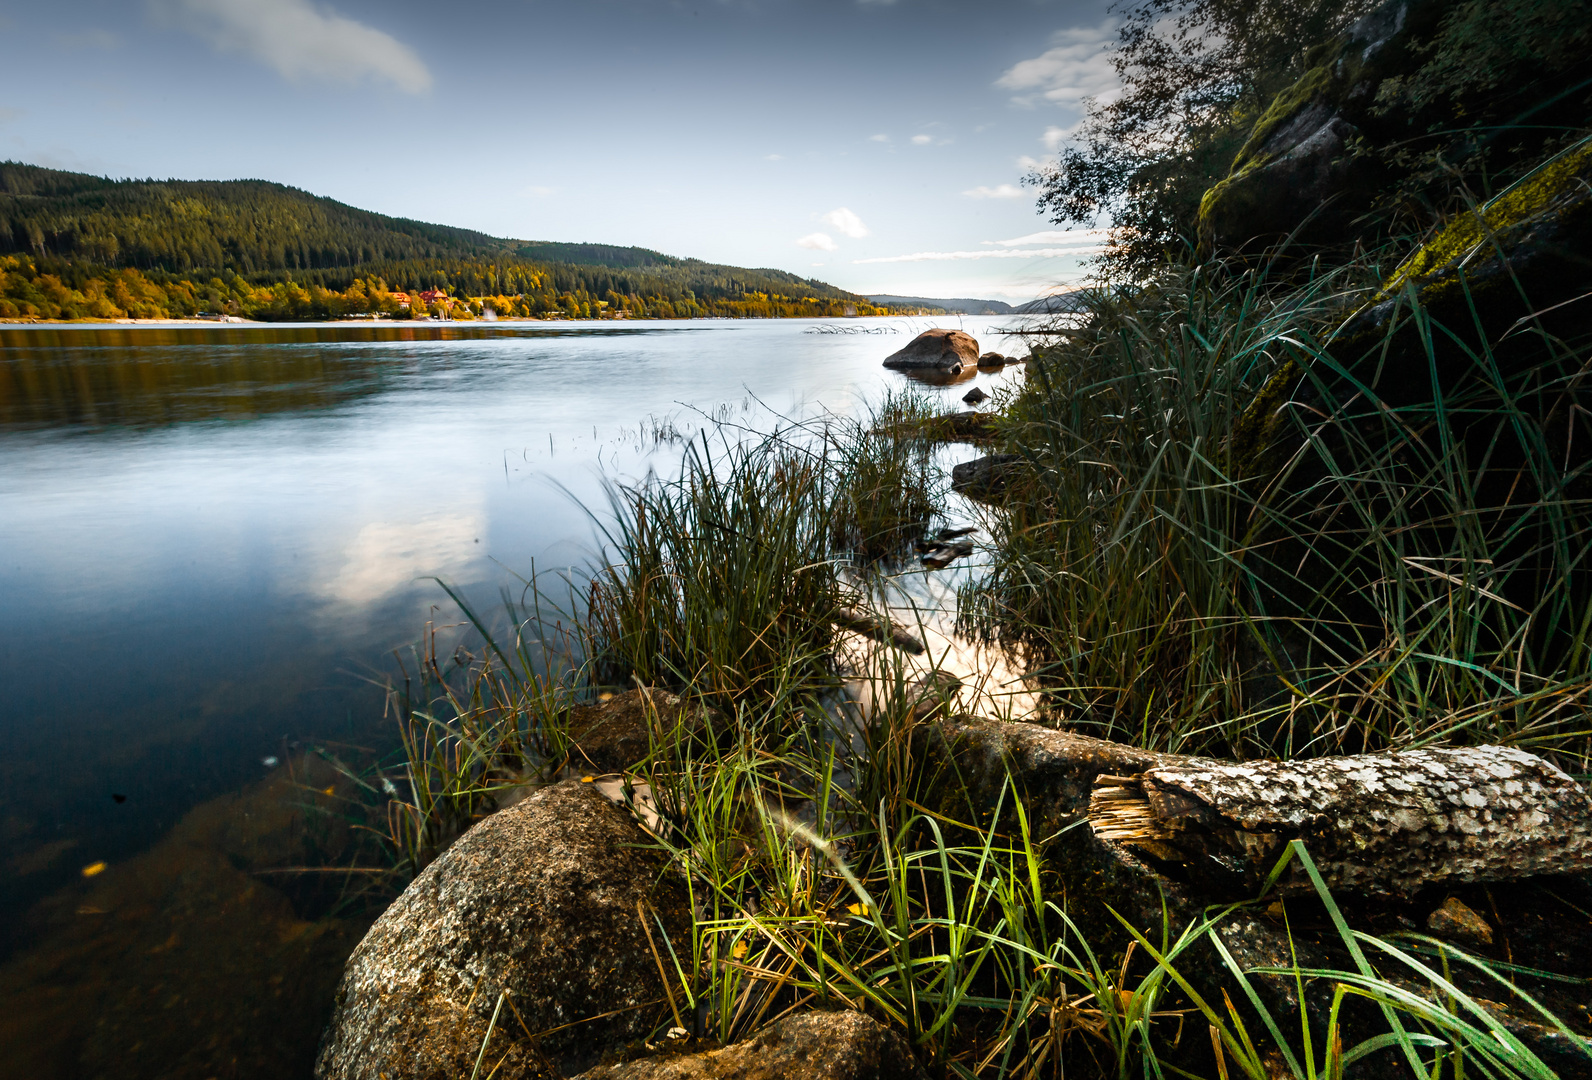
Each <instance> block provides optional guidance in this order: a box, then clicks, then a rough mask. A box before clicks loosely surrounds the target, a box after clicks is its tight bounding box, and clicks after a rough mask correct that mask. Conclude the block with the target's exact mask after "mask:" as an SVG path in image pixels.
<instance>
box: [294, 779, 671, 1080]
mask: <svg viewBox="0 0 1592 1080" xmlns="http://www.w3.org/2000/svg"><path fill="white" fill-rule="evenodd" d="M648 843H649V840H648V838H647V836H646V835H645V834H644V833H643V832H642V831H641V830H640V829H639V828H637V827H636V825H635V824H634V822H632V820H631V819H630V817H629V815H628V814H626V813H625V812H624V811H623V810H621V809H619V808H618V807H616V806H614V805H613V804H612V803H610V802H609V801H608V800H607V799H604V798H603V797H602V796H601V795H600V794H599V793H597V792H596V791H594V790H592V786H591V785H586V784H582V783H580V782H579V781H577V780H569V781H565V782H564V783H561V784H557V785H555V786H553V787H549V788H544V789H543V790H541V791H538V792H537V793H536V794H534V795H532V796H531V797H530V798H529V799H527V800H525V801H524V802H522V803H520V804H519V805H517V806H514V807H511V808H510V809H507V810H504V811H501V812H500V813H497V814H494V815H493V816H491V817H489V818H487V819H486V820H485V821H482V822H480V823H479V824H477V825H476V826H475V827H473V828H472V829H470V830H469V831H468V832H466V833H465V834H464V836H462V837H460V838H459V840H458V841H457V842H456V843H454V844H453V846H452V847H450V848H449V849H448V850H447V851H445V852H444V853H443V854H442V855H441V856H440V857H439V858H438V859H437V860H436V861H435V862H433V863H432V864H431V865H430V866H428V867H426V869H425V870H424V871H422V872H421V874H420V876H419V877H417V878H416V879H415V880H414V882H413V883H412V884H411V885H410V886H409V888H408V889H406V890H405V891H404V893H403V895H402V896H400V897H399V898H398V899H397V901H395V902H394V903H393V905H392V906H391V907H390V908H388V909H387V911H386V913H385V914H383V915H382V917H381V918H380V919H378V920H377V921H376V925H375V926H373V927H372V928H371V930H370V933H368V934H367V935H365V939H364V941H362V942H360V944H359V947H358V948H356V949H355V950H354V953H353V955H352V956H351V957H350V958H349V960H348V964H347V966H346V967H345V969H344V972H343V979H342V984H341V985H340V986H339V987H338V990H337V996H336V999H335V1002H334V1005H333V1013H332V1020H331V1024H330V1026H329V1028H328V1030H327V1034H326V1039H325V1041H324V1043H323V1044H322V1047H321V1052H320V1058H319V1060H318V1061H317V1062H316V1068H315V1075H316V1076H317V1077H319V1078H321V1080H334V1078H335V1080H354V1078H360V1080H364V1078H373V1077H378V1076H383V1077H386V1078H387V1080H407V1078H411V1077H413V1078H421V1077H424V1078H433V1077H435V1078H438V1080H440V1078H442V1077H450V1078H452V1077H462V1076H469V1075H470V1074H471V1071H472V1069H473V1068H474V1066H475V1062H476V1059H477V1057H478V1056H479V1055H480V1054H481V1048H482V1045H483V1043H486V1044H487V1057H488V1059H490V1060H489V1064H488V1066H487V1069H491V1068H492V1067H493V1066H496V1069H495V1072H494V1075H495V1076H496V1077H498V1078H505V1077H529V1076H539V1075H545V1074H547V1072H548V1071H549V1069H550V1068H551V1067H552V1065H553V1064H556V1065H557V1066H558V1067H559V1069H560V1070H561V1071H564V1072H569V1071H574V1070H575V1069H578V1068H582V1067H586V1066H589V1065H590V1064H592V1063H593V1062H594V1061H595V1059H596V1057H597V1056H598V1054H599V1053H600V1052H601V1050H602V1049H603V1048H604V1047H607V1046H611V1045H615V1044H618V1043H623V1042H626V1041H629V1040H632V1039H635V1038H637V1037H640V1036H642V1035H645V1034H646V1033H647V1032H649V1031H651V1030H652V1028H653V1027H654V1026H655V1021H656V1020H657V1017H656V1016H655V1015H654V1014H655V1012H656V1011H657V1010H659V1009H660V1008H661V1007H662V1006H661V1005H660V1004H659V1002H660V1000H661V999H662V998H663V996H664V988H663V986H662V984H661V982H660V976H659V973H658V967H657V964H656V962H655V961H654V959H653V955H652V951H651V947H650V945H649V942H648V938H647V934H646V932H645V931H644V930H643V927H642V923H641V921H640V915H639V914H638V911H637V906H638V904H639V905H642V906H643V908H644V909H647V910H648V918H649V919H651V918H652V914H651V913H652V911H656V912H657V915H658V917H659V918H660V919H661V920H662V926H663V930H662V931H660V930H659V928H658V926H657V925H656V924H654V925H653V927H652V933H653V935H654V936H655V937H659V938H661V937H662V936H663V933H665V932H666V933H667V934H668V936H669V939H670V940H672V941H674V942H677V943H681V942H685V941H688V940H689V934H690V929H689V908H688V903H687V899H686V896H685V893H684V888H683V886H682V885H681V884H680V883H679V882H678V881H677V880H676V878H675V877H674V875H672V874H670V873H668V872H667V866H666V863H665V860H664V857H663V855H662V854H661V853H659V852H657V851H656V850H652V849H649V848H648V847H647V846H646V845H647V844H648ZM658 947H659V948H660V949H663V948H664V947H665V946H664V944H663V942H662V941H661V940H660V941H659V943H658ZM494 1015H495V1016H496V1023H494V1022H493V1018H494ZM489 1029H490V1038H489ZM544 1054H545V1055H548V1057H544V1056H543V1055H544Z"/></svg>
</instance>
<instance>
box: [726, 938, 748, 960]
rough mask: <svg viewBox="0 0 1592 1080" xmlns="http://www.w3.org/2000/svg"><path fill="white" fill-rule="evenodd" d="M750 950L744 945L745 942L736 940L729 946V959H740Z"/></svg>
mask: <svg viewBox="0 0 1592 1080" xmlns="http://www.w3.org/2000/svg"><path fill="white" fill-rule="evenodd" d="M750 951H751V950H750V949H748V948H747V946H746V942H744V941H737V942H736V943H735V944H734V945H731V946H730V959H731V960H740V959H742V958H743V957H745V956H746V954H747V953H748V952H750Z"/></svg>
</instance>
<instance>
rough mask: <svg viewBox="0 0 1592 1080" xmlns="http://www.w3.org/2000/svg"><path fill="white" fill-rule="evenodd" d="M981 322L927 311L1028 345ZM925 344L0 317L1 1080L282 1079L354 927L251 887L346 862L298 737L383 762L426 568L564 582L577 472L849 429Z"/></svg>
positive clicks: (789, 325) (687, 325) (426, 593)
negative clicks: (778, 429)
mask: <svg viewBox="0 0 1592 1080" xmlns="http://www.w3.org/2000/svg"><path fill="white" fill-rule="evenodd" d="M1003 322H1004V321H1003V320H1000V319H995V318H988V319H986V318H967V319H960V320H957V319H952V320H951V321H949V322H943V323H942V325H951V326H957V325H960V326H961V328H963V329H965V330H967V331H968V332H970V333H972V334H974V336H975V337H979V338H980V339H981V345H982V347H983V348H985V349H991V348H993V349H996V350H998V351H1002V352H1007V351H1016V352H1018V353H1022V352H1025V351H1026V348H1025V347H1024V346H1022V345H1020V344H1019V345H1017V346H1016V347H1015V349H1014V348H1012V347H1011V345H1010V343H1011V342H1013V341H1014V340H1016V339H1002V338H999V337H996V336H994V334H995V332H996V331H998V330H999V329H1000V328H1001V327H1002V325H1003ZM930 325H933V323H932V322H930V321H928V320H922V319H879V320H848V321H847V322H845V323H841V324H830V323H817V322H809V321H800V320H790V321H696V322H637V323H622V322H602V323H496V324H483V323H470V324H375V325H368V324H367V325H361V324H349V323H338V324H329V325H319V326H292V327H262V326H215V327H209V326H202V327H199V326H196V327H188V326H183V327H173V326H151V327H143V326H139V327H86V326H85V327H76V326H58V327H9V328H0V595H3V596H4V597H5V609H4V610H5V616H6V617H5V619H4V620H3V622H0V658H3V659H4V662H5V664H6V666H7V669H8V670H10V671H11V672H12V682H11V688H10V690H9V691H8V692H6V693H5V694H4V695H3V697H0V736H3V738H4V741H5V745H6V747H7V749H8V752H7V753H6V754H5V755H4V757H3V758H0V860H3V864H4V865H3V871H4V872H3V874H0V927H3V929H0V961H3V965H4V966H3V967H0V1055H3V1058H4V1060H6V1061H8V1063H9V1065H8V1068H7V1072H12V1069H13V1068H15V1069H16V1070H17V1071H16V1072H14V1073H12V1074H13V1075H30V1076H41V1077H43V1076H77V1075H85V1076H88V1075H101V1074H112V1073H114V1074H116V1075H123V1076H144V1075H149V1076H156V1075H160V1076H194V1077H208V1076H288V1075H302V1074H307V1064H305V1063H306V1062H307V1061H309V1060H310V1059H311V1058H312V1057H313V1053H314V1042H315V1038H316V1037H318V1027H317V1025H318V1024H319V1023H320V1022H322V1021H323V1019H324V1015H325V1010H326V1006H327V994H328V993H329V990H330V986H331V984H332V983H333V982H335V975H336V971H337V969H338V968H339V967H340V965H341V961H342V958H343V957H344V956H346V954H347V951H348V949H349V948H351V947H352V944H353V943H354V942H357V940H358V937H359V935H360V934H361V933H362V932H363V928H364V926H365V925H368V915H365V916H361V915H357V914H350V913H349V911H350V910H351V909H345V908H340V907H338V906H337V905H336V904H333V903H331V902H329V900H328V897H329V896H334V895H341V894H339V893H337V890H335V889H330V887H329V886H327V885H326V884H324V882H325V880H326V879H327V878H328V876H329V875H326V874H321V875H320V876H315V875H312V874H300V875H297V876H296V877H295V876H294V875H283V874H280V873H277V872H276V871H275V870H274V869H272V868H273V867H279V866H281V865H284V860H285V861H286V862H298V861H306V860H309V861H315V860H316V859H317V858H318V861H319V862H320V863H326V864H335V863H336V862H337V857H338V856H339V853H340V852H344V851H348V852H353V851H355V850H357V849H358V845H357V843H356V841H357V836H356V835H355V833H351V832H350V828H349V826H348V823H347V821H346V820H344V819H345V818H346V817H347V815H343V816H342V817H340V816H339V813H338V805H339V802H340V801H341V800H346V799H347V798H348V797H349V796H348V795H347V793H345V792H344V791H343V790H342V789H340V788H339V787H338V785H339V784H342V783H344V781H343V780H342V779H341V778H340V777H339V776H338V774H337V773H336V772H335V770H332V769H331V768H330V766H329V765H327V763H326V758H325V756H317V755H316V754H314V753H309V751H310V750H311V749H312V748H320V749H321V750H322V751H323V752H324V753H325V755H328V756H329V755H340V756H341V757H342V758H347V759H349V760H354V759H360V758H362V757H364V758H374V757H380V756H381V755H383V754H390V753H391V751H392V750H393V748H394V746H395V744H396V726H395V725H394V723H393V720H392V718H391V717H388V716H385V715H384V711H383V705H384V701H385V692H384V690H383V686H382V684H383V683H384V681H385V680H386V679H388V678H390V677H392V676H393V675H394V674H395V673H396V672H397V671H398V666H397V663H398V662H397V660H395V659H394V657H393V651H394V650H399V651H400V654H401V651H402V650H403V649H405V648H406V647H408V646H409V645H411V644H412V643H413V642H415V641H416V640H418V639H419V638H420V636H421V634H422V632H423V630H424V628H425V626H426V624H427V622H428V621H433V622H435V623H437V624H452V623H457V622H458V621H459V615H458V612H457V610H456V608H455V607H454V606H453V605H452V603H451V602H450V601H449V600H448V598H447V596H446V595H445V594H444V593H443V591H442V590H441V588H440V587H439V586H438V585H437V583H436V582H435V580H433V579H434V578H441V579H443V580H445V581H447V582H449V583H450V584H452V585H455V586H457V587H459V588H461V589H463V590H464V591H465V593H467V594H468V595H469V596H471V597H472V598H473V599H475V600H477V601H479V602H480V603H482V604H483V606H490V605H491V603H492V602H493V598H494V597H496V595H497V593H498V590H499V589H500V588H501V587H505V586H507V587H513V586H515V583H516V582H517V580H518V578H517V577H516V575H522V574H526V573H529V572H530V571H531V569H532V568H533V567H534V568H535V569H536V570H537V571H538V572H541V573H543V574H546V573H550V572H556V571H557V570H558V569H560V568H565V567H571V566H579V565H582V564H584V563H586V562H587V561H588V560H589V559H592V558H593V557H595V555H596V553H597V551H598V541H597V535H598V534H597V531H596V529H595V527H594V524H593V521H592V518H591V517H590V516H589V515H588V513H587V512H586V511H585V510H584V509H583V506H582V504H586V505H590V506H593V507H600V506H601V505H602V504H603V500H604V494H603V492H604V489H603V478H604V477H605V476H606V477H609V478H613V479H617V480H621V481H624V480H633V479H636V478H639V477H642V476H644V475H645V474H646V473H647V471H648V470H649V469H650V468H656V469H658V470H659V471H663V472H667V471H669V470H670V469H671V468H672V466H673V464H674V462H675V461H677V459H678V457H677V456H678V448H679V445H680V443H679V438H680V436H681V435H685V436H689V434H690V433H691V432H692V431H695V430H699V429H702V428H705V427H708V426H710V425H711V423H712V422H713V421H715V420H718V421H724V422H729V423H733V424H738V425H747V426H749V427H752V428H756V429H759V430H767V429H769V428H770V427H772V426H774V425H775V424H777V423H778V422H779V418H780V417H810V416H812V415H814V414H816V413H818V412H819V411H821V410H829V411H832V412H836V413H840V414H843V415H857V414H859V413H861V412H862V411H863V410H864V409H865V408H866V407H867V405H868V403H869V402H875V401H878V400H879V399H881V398H882V397H883V396H884V394H885V393H886V392H887V391H888V390H889V389H891V388H892V387H895V388H899V387H902V386H905V385H907V383H906V382H905V380H904V379H903V378H902V377H901V376H899V375H895V374H893V373H891V372H889V371H887V370H885V369H883V368H882V367H880V361H881V360H882V359H883V358H884V357H885V356H886V355H888V354H889V353H890V352H893V351H895V350H896V349H898V348H900V347H901V346H902V345H904V344H905V343H906V342H907V341H908V340H910V337H911V335H912V334H914V333H916V332H918V331H921V330H923V329H926V328H927V327H928V326H930ZM837 331H847V332H837ZM860 331H868V332H860ZM1003 342H1005V343H1006V344H1003ZM1019 370H1020V369H1016V368H1009V369H1007V370H1006V371H1004V372H998V373H988V372H981V373H979V375H978V376H977V377H976V380H970V381H967V382H962V383H960V384H958V385H956V386H949V387H940V388H933V387H929V388H925V389H926V392H928V393H931V394H936V395H940V396H942V397H943V398H944V404H945V406H946V407H948V408H949V407H953V406H954V407H960V402H959V401H958V399H959V398H960V397H961V395H962V394H964V393H966V392H967V390H968V389H970V388H971V387H972V386H975V385H977V386H982V387H984V388H986V389H990V388H992V387H993V386H994V385H998V384H1001V383H1003V382H1006V381H1008V380H1010V379H1013V378H1017V377H1020V376H1019V375H1018V371H1019ZM961 451H965V453H963V454H962V456H972V454H973V453H974V451H972V450H971V449H968V448H965V447H964V448H958V452H961ZM323 785H324V787H323ZM317 814H318V815H319V816H316V815H317ZM307 822H308V824H306V823H307ZM317 823H319V824H317ZM356 832H357V830H356ZM351 837H352V839H351ZM349 880H350V879H349V878H348V877H347V875H344V876H343V877H342V878H340V879H339V880H338V882H337V889H341V890H342V894H346V892H347V885H348V881H349ZM306 881H307V882H309V884H306ZM24 1066H26V1067H25V1068H24Z"/></svg>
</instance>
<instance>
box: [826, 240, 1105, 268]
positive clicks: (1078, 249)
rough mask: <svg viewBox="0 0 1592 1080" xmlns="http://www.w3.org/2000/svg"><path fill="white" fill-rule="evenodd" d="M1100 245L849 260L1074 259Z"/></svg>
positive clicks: (1091, 252)
mask: <svg viewBox="0 0 1592 1080" xmlns="http://www.w3.org/2000/svg"><path fill="white" fill-rule="evenodd" d="M1102 247H1103V245H1102V244H1100V243H1088V244H1078V245H1076V246H1073V247H1054V248H1029V249H1027V250H1021V251H1019V250H1009V251H1008V250H1002V251H915V252H913V253H912V254H911V255H886V256H883V257H881V258H877V259H852V260H851V261H852V262H853V263H854V264H856V265H858V266H861V265H863V264H864V263H911V262H964V261H968V260H973V259H1076V258H1079V257H1081V256H1084V255H1095V254H1098V253H1099V252H1100V250H1101V248H1102Z"/></svg>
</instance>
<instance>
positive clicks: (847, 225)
mask: <svg viewBox="0 0 1592 1080" xmlns="http://www.w3.org/2000/svg"><path fill="white" fill-rule="evenodd" d="M819 220H821V221H822V222H823V223H824V224H825V225H833V226H834V227H835V231H836V232H838V233H840V235H842V236H849V237H851V238H852V239H853V240H860V239H862V238H863V237H864V236H867V235H868V226H866V225H864V224H863V223H862V219H861V218H860V217H858V216H857V215H856V214H853V213H852V212H851V211H850V210H847V209H846V208H845V207H844V206H842V207H839V208H837V209H834V210H831V211H829V213H827V214H825V215H824V216H823V217H822V218H820V219H819Z"/></svg>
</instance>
